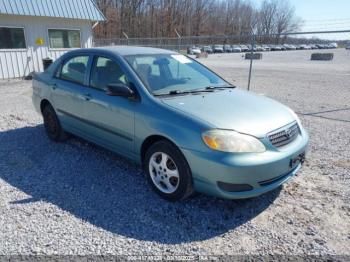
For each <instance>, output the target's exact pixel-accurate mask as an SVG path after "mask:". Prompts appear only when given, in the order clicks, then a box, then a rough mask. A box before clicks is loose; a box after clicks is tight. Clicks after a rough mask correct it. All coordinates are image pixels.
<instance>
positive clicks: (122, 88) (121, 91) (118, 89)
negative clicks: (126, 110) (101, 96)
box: [107, 83, 135, 98]
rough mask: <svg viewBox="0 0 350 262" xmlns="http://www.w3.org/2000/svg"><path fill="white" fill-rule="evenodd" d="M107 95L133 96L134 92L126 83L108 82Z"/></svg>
mask: <svg viewBox="0 0 350 262" xmlns="http://www.w3.org/2000/svg"><path fill="white" fill-rule="evenodd" d="M107 95H110V96H122V97H127V98H135V92H134V91H133V90H132V89H131V88H130V87H128V86H127V85H125V84H121V83H120V84H109V85H108V86H107Z"/></svg>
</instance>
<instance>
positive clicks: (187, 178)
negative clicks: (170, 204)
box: [144, 141, 193, 201]
mask: <svg viewBox="0 0 350 262" xmlns="http://www.w3.org/2000/svg"><path fill="white" fill-rule="evenodd" d="M144 167H145V171H146V174H147V180H148V182H149V184H150V185H151V187H152V189H153V190H154V191H155V192H156V193H157V194H158V195H160V196H161V197H162V198H164V199H166V200H169V201H178V200H183V199H186V198H187V197H189V196H190V195H191V194H192V193H193V186H192V175H191V170H190V168H189V166H188V163H187V161H186V159H185V157H184V156H183V155H182V153H181V151H180V150H179V149H178V148H177V147H176V146H174V145H173V144H171V143H169V142H167V141H159V142H157V143H155V144H153V145H152V146H151V147H150V148H149V149H148V150H147V152H146V156H145V165H144Z"/></svg>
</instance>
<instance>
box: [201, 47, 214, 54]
mask: <svg viewBox="0 0 350 262" xmlns="http://www.w3.org/2000/svg"><path fill="white" fill-rule="evenodd" d="M202 52H206V53H208V54H212V53H213V49H212V48H211V46H209V45H205V46H203V47H202Z"/></svg>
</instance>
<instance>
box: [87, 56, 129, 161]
mask: <svg viewBox="0 0 350 262" xmlns="http://www.w3.org/2000/svg"><path fill="white" fill-rule="evenodd" d="M116 83H123V84H128V80H127V77H126V75H125V73H124V72H123V71H122V69H121V68H120V66H119V64H118V63H117V62H116V61H114V60H112V59H109V58H106V57H102V56H95V57H94V59H93V62H92V66H91V72H90V83H89V85H90V87H89V92H88V95H89V99H88V100H86V101H85V105H84V118H85V119H86V120H87V121H89V122H90V125H89V128H88V130H87V132H89V135H90V136H91V137H93V138H94V140H95V141H96V142H97V143H99V144H102V145H104V146H106V147H108V148H110V149H112V150H114V151H117V152H120V153H122V154H124V155H127V156H131V157H132V155H133V152H134V117H135V106H136V102H134V101H131V100H129V99H127V98H124V97H118V96H109V95H107V93H106V91H107V86H108V85H109V84H116Z"/></svg>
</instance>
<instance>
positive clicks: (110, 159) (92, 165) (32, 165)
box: [0, 125, 281, 244]
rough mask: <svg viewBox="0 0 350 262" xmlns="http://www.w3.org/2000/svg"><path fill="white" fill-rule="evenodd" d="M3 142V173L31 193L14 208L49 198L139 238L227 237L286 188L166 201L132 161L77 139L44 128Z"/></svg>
mask: <svg viewBox="0 0 350 262" xmlns="http://www.w3.org/2000/svg"><path fill="white" fill-rule="evenodd" d="M0 145H1V146H0V159H1V161H0V178H1V179H2V180H4V181H5V182H7V183H8V184H9V185H11V186H13V187H15V188H17V189H19V190H21V191H23V192H25V193H26V194H28V195H29V196H30V197H28V198H24V199H17V200H15V201H12V202H10V203H9V204H10V205H26V204H29V203H31V204H33V202H36V201H44V202H47V203H51V204H53V205H56V206H57V207H59V208H61V209H62V210H64V211H67V212H69V213H71V214H72V215H73V216H75V217H77V218H79V219H82V220H83V221H86V222H88V223H91V224H93V225H95V226H97V227H99V228H101V229H103V230H106V231H109V232H112V233H115V234H119V235H122V236H125V237H131V238H135V239H138V240H147V241H156V242H160V243H166V244H178V243H185V242H192V241H199V240H205V239H209V238H212V237H215V236H219V235H222V234H224V233H226V232H228V231H230V230H234V229H235V228H236V227H238V226H240V225H242V224H245V223H246V222H248V221H250V220H251V219H252V218H254V217H255V216H257V215H258V214H260V213H261V212H263V211H264V210H265V209H266V208H267V207H269V205H270V204H271V203H273V201H274V200H275V199H276V197H277V196H278V195H279V193H280V190H281V187H280V188H278V189H276V190H274V191H271V192H270V193H267V194H265V195H262V196H260V197H258V198H254V199H247V200H237V201H233V200H222V199H217V198H213V197H208V196H204V195H201V194H198V195H197V196H195V197H192V198H190V199H188V200H186V201H183V202H176V203H169V202H167V201H165V200H162V199H160V198H159V197H158V196H157V195H156V194H155V193H153V192H152V191H151V190H150V189H149V187H148V185H147V182H146V179H144V173H143V172H142V170H141V169H140V168H139V167H138V166H137V165H135V164H134V163H131V162H129V161H127V160H125V159H124V158H122V157H119V156H117V155H116V154H114V153H112V152H109V151H107V150H104V149H102V148H100V147H98V146H95V145H92V144H90V143H87V142H85V141H83V140H81V139H78V138H71V139H69V140H68V141H67V142H66V143H54V142H51V141H50V140H48V138H47V137H46V135H45V132H44V128H43V126H42V125H38V126H34V127H24V128H18V129H13V130H9V131H5V132H0Z"/></svg>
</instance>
